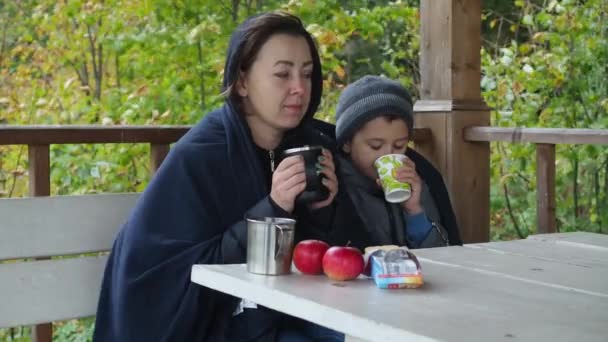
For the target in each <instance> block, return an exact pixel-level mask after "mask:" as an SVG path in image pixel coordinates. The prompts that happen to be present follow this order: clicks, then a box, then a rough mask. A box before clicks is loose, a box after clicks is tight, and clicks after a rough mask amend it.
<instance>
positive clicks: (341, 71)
mask: <svg viewBox="0 0 608 342" xmlns="http://www.w3.org/2000/svg"><path fill="white" fill-rule="evenodd" d="M334 72H335V73H336V75H338V77H340V78H344V76H345V75H346V72H344V68H342V67H341V66H339V65H336V66H335V67H334Z"/></svg>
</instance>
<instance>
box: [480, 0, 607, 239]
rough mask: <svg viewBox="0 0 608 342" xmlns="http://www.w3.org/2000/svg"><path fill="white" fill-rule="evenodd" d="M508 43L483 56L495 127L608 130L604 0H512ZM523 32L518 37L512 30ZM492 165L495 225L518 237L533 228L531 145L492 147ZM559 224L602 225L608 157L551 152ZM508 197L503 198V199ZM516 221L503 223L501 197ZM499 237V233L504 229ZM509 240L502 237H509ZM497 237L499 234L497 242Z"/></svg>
mask: <svg viewBox="0 0 608 342" xmlns="http://www.w3.org/2000/svg"><path fill="white" fill-rule="evenodd" d="M516 6H518V7H519V18H518V22H517V23H516V24H514V26H513V29H512V34H511V35H512V36H513V39H512V40H511V41H509V42H508V43H507V44H504V45H503V46H500V47H498V46H486V47H485V48H484V49H483V50H482V69H483V70H482V72H483V78H482V82H481V86H482V91H483V94H484V98H485V99H486V102H487V103H488V105H489V106H490V107H492V108H494V109H495V111H494V112H493V116H492V122H493V125H496V126H509V127H513V126H523V127H567V128H606V127H607V126H608V116H607V115H606V111H607V109H608V84H607V83H606V79H608V69H607V68H606V65H608V25H606V24H605V23H606V19H607V16H608V5H607V3H606V2H605V1H602V0H592V1H586V2H584V3H582V4H581V3H577V2H573V1H549V2H548V3H547V5H546V6H542V7H539V6H537V5H535V4H533V3H529V2H523V1H522V2H516ZM519 31H521V32H525V36H526V37H529V39H522V38H521V37H518V36H517V35H513V33H514V32H519ZM492 151H493V155H492V166H493V170H492V171H493V175H492V176H493V179H496V180H499V181H498V182H492V184H493V187H492V219H493V226H498V227H501V226H502V227H503V228H506V231H511V232H513V230H514V229H516V228H517V227H516V226H518V225H519V226H520V230H522V232H521V234H520V235H522V236H525V235H527V234H528V233H529V232H531V231H530V228H529V227H530V226H531V228H532V231H533V228H534V225H535V210H536V207H535V202H536V197H535V196H527V194H535V187H536V180H535V170H536V165H535V162H534V155H535V148H534V146H533V145H514V144H503V143H498V144H496V148H494V149H493V150H492ZM556 158H557V168H556V170H557V177H556V178H557V179H556V183H557V188H556V194H557V197H558V198H559V203H558V205H557V217H558V226H559V228H560V229H562V230H567V229H574V230H576V229H584V230H592V231H599V230H600V229H601V227H602V225H604V226H605V225H606V222H608V212H606V209H607V208H608V199H607V198H606V189H607V188H606V185H607V184H608V182H607V180H608V174H607V173H606V166H607V165H608V151H607V150H606V149H605V148H601V147H597V146H581V147H576V146H567V145H558V148H557V156H556ZM505 191H506V194H505ZM507 196H508V197H510V198H511V202H512V203H511V206H512V208H513V213H511V215H513V216H514V218H515V219H514V220H506V221H505V220H504V217H505V216H506V215H509V213H507V211H508V210H507V209H506V208H505V201H506V197H507ZM503 231H504V229H503ZM507 235H508V234H507ZM497 237H502V236H497Z"/></svg>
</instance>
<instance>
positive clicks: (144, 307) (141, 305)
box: [94, 13, 338, 342]
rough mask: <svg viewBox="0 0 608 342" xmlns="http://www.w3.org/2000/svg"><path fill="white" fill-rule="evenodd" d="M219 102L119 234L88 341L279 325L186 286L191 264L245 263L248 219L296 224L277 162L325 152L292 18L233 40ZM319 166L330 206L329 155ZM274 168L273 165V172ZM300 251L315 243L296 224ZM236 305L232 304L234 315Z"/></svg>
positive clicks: (305, 51) (258, 335) (300, 33)
mask: <svg viewBox="0 0 608 342" xmlns="http://www.w3.org/2000/svg"><path fill="white" fill-rule="evenodd" d="M223 86H224V89H225V95H226V102H225V104H224V105H223V106H222V107H221V108H220V109H218V110H215V111H212V112H210V113H208V114H207V115H206V116H205V117H204V118H203V119H202V120H201V121H200V122H199V123H198V124H197V125H196V126H194V127H193V128H192V129H191V130H190V131H189V132H188V133H187V134H186V135H185V136H184V137H183V138H182V139H180V140H179V141H178V142H177V143H176V144H175V146H174V147H173V148H172V149H171V152H170V153H169V155H168V157H167V159H166V160H165V161H164V162H163V164H162V166H161V168H160V169H159V170H158V173H157V174H156V176H155V177H154V178H153V179H152V181H151V182H150V184H149V186H148V187H147V188H146V190H145V191H144V193H143V195H142V197H141V198H140V200H139V201H138V203H137V205H136V207H135V209H134V211H133V213H132V214H131V216H130V218H129V220H128V222H127V223H126V224H125V225H124V227H123V228H122V229H121V231H120V232H119V234H118V236H117V238H116V241H115V243H114V246H113V249H112V252H111V254H110V258H109V261H108V264H107V267H106V271H105V274H104V280H103V284H102V289H101V296H100V301H99V306H98V312H97V322H96V327H95V333H94V340H95V341H113V342H114V341H202V340H211V341H223V340H235V341H244V340H273V339H274V338H275V337H276V334H277V330H278V329H277V327H278V326H279V324H281V322H282V321H283V317H282V316H281V315H279V314H278V313H276V312H274V311H271V310H267V309H264V308H261V307H260V308H250V306H255V305H248V304H247V305H242V302H241V301H240V300H239V299H236V298H233V297H229V296H227V295H222V294H219V293H217V292H215V291H212V290H210V289H207V288H204V287H202V286H199V285H196V284H193V283H191V282H190V270H191V267H192V265H193V264H199V263H206V264H228V263H244V262H245V261H246V245H247V241H246V240H247V232H246V221H245V220H244V218H245V217H247V216H257V217H264V216H268V217H294V216H297V215H298V213H299V212H300V211H305V210H307V209H308V208H300V207H296V205H295V198H296V196H297V195H298V194H299V193H301V192H302V191H303V190H304V188H305V185H306V181H305V179H306V178H305V173H304V164H303V161H302V160H301V159H300V158H298V157H292V158H286V159H284V160H282V161H281V162H280V163H278V162H277V160H275V156H276V155H277V154H279V153H280V151H282V150H284V149H286V148H290V147H295V146H301V145H313V144H315V145H318V144H321V145H324V146H327V147H328V148H330V147H331V143H330V142H331V140H328V138H327V137H326V136H324V135H323V134H321V133H320V132H318V131H316V130H314V129H313V128H311V126H312V120H313V119H312V116H313V114H314V113H315V111H316V109H317V107H318V105H319V102H320V99H321V92H322V77H321V65H320V60H319V55H318V53H317V50H316V47H315V45H314V42H313V39H312V37H311V36H310V34H309V33H308V32H307V31H306V30H305V29H304V27H303V25H302V23H301V22H300V20H299V19H298V18H297V17H294V16H291V15H288V14H282V13H267V14H263V15H260V16H257V17H254V18H251V19H249V20H247V21H246V22H245V23H243V24H242V25H241V26H239V28H238V29H237V31H236V32H235V33H234V34H233V36H232V38H231V41H230V46H229V49H228V56H227V59H226V64H225V69H224V82H223ZM322 159H323V160H322V161H320V164H319V165H320V167H321V172H322V173H323V174H324V175H325V176H326V180H325V183H324V184H325V186H326V187H327V188H328V190H329V193H330V195H329V197H328V198H327V199H326V200H324V201H322V202H319V203H314V204H312V206H311V207H312V208H321V207H324V206H327V205H328V204H330V203H331V202H332V200H333V198H334V197H335V195H336V192H337V188H338V184H337V179H336V175H335V172H334V164H333V160H332V154H331V153H330V152H329V151H324V158H322ZM275 164H276V165H275ZM296 231H297V232H298V233H297V239H306V238H315V237H317V235H316V233H314V232H313V231H312V230H309V229H308V227H307V225H306V222H304V220H302V219H300V218H298V227H297V229H296ZM239 303H241V304H239Z"/></svg>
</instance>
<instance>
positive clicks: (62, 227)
mask: <svg viewBox="0 0 608 342" xmlns="http://www.w3.org/2000/svg"><path fill="white" fill-rule="evenodd" d="M138 196H139V194H100V195H83V196H54V197H32V198H20V199H1V200H0V297H1V298H2V300H1V305H0V328H6V327H15V326H22V325H34V324H39V323H45V322H53V321H61V320H66V319H73V318H81V317H88V316H93V315H95V311H96V307H97V300H98V297H99V290H100V286H101V279H102V277H103V271H104V268H105V264H106V260H107V253H105V254H100V253H96V252H102V251H107V250H109V249H110V248H111V247H112V243H113V241H114V238H115V235H116V233H117V232H118V230H119V229H120V227H121V226H122V224H123V223H124V222H125V221H126V220H127V217H128V215H129V212H130V211H131V209H132V208H133V206H134V204H135V201H136V200H137V198H138ZM82 254H87V255H86V256H83V255H82ZM67 255H70V256H71V257H63V258H57V256H67ZM44 257H53V258H50V259H46V260H35V259H33V258H44Z"/></svg>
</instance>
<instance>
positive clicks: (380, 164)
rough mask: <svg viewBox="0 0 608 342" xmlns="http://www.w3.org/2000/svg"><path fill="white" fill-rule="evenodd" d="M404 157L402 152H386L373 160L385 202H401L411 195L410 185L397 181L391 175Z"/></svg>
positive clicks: (402, 161)
mask: <svg viewBox="0 0 608 342" xmlns="http://www.w3.org/2000/svg"><path fill="white" fill-rule="evenodd" d="M406 159H407V156H405V155H403V154H386V155H383V156H381V157H380V158H378V159H376V161H375V162H374V166H375V167H376V171H377V172H378V177H379V178H380V182H381V183H382V190H383V191H384V198H385V199H386V201H387V202H390V203H402V202H405V201H407V200H408V199H409V198H410V197H411V196H412V187H411V185H410V184H409V183H402V182H399V181H398V180H396V179H395V177H393V173H394V170H396V169H397V168H399V167H401V166H403V163H404V162H405V160H406Z"/></svg>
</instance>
